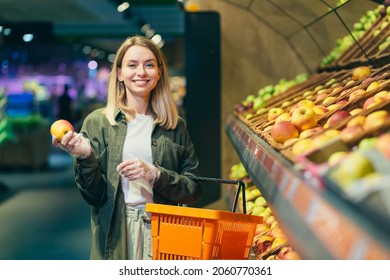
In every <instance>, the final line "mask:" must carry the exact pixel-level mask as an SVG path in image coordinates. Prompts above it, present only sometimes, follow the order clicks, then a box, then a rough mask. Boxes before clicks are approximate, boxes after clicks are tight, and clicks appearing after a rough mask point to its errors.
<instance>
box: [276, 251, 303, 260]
mask: <svg viewBox="0 0 390 280" xmlns="http://www.w3.org/2000/svg"><path fill="white" fill-rule="evenodd" d="M281 260H301V257H300V256H299V254H298V253H297V252H296V251H290V252H287V253H285V254H284V256H283V258H281Z"/></svg>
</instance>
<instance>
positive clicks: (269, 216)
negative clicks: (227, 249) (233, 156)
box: [229, 163, 300, 260]
mask: <svg viewBox="0 0 390 280" xmlns="http://www.w3.org/2000/svg"><path fill="white" fill-rule="evenodd" d="M229 178H230V179H232V180H241V181H243V182H245V200H246V201H245V205H246V209H247V214H249V215H257V216H261V217H263V221H264V223H262V224H259V225H258V226H257V229H256V233H255V237H254V244H253V252H254V254H255V256H256V258H257V259H261V260H263V259H266V260H298V259H300V256H299V254H298V253H297V252H296V251H294V250H293V248H292V246H291V245H290V244H289V242H288V239H287V236H286V235H285V234H284V233H283V231H282V229H281V228H280V225H279V222H278V221H277V220H276V218H275V216H274V215H273V213H272V210H271V207H270V205H269V204H268V202H267V200H266V199H265V198H264V197H263V195H262V194H261V192H260V190H259V189H258V188H257V187H256V186H255V185H254V184H253V181H252V180H251V179H250V177H249V176H248V174H247V172H246V170H245V168H244V166H243V165H242V164H241V163H239V164H235V165H233V166H232V167H231V169H230V174H229ZM240 200H241V202H242V197H241V196H240ZM240 205H241V204H240Z"/></svg>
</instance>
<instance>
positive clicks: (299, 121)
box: [291, 106, 318, 131]
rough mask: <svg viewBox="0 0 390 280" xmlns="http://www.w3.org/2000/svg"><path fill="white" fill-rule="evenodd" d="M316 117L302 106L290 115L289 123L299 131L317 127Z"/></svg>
mask: <svg viewBox="0 0 390 280" xmlns="http://www.w3.org/2000/svg"><path fill="white" fill-rule="evenodd" d="M317 121H318V117H317V114H316V113H315V112H314V111H313V109H311V108H309V107H306V106H302V107H299V108H297V109H295V110H294V111H293V113H292V115H291V122H292V124H294V125H295V126H296V127H297V128H298V129H299V130H300V131H303V130H306V129H309V128H313V127H315V126H317Z"/></svg>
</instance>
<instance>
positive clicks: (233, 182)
mask: <svg viewBox="0 0 390 280" xmlns="http://www.w3.org/2000/svg"><path fill="white" fill-rule="evenodd" d="M189 177H190V178H191V179H192V180H194V181H199V182H208V183H218V184H230V185H238V189H237V191H236V194H235V196H234V202H233V208H232V212H236V207H237V201H238V197H239V194H240V191H241V192H242V211H243V213H244V214H246V203H245V201H246V199H245V183H244V182H243V181H239V180H230V179H220V178H209V177H199V176H194V175H191V176H189Z"/></svg>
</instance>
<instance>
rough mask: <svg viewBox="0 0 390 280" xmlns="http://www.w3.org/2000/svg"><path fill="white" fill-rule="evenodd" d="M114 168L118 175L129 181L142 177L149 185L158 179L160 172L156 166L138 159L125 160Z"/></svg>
mask: <svg viewBox="0 0 390 280" xmlns="http://www.w3.org/2000/svg"><path fill="white" fill-rule="evenodd" d="M116 170H117V171H118V172H119V175H121V176H122V177H123V178H125V179H127V180H129V181H133V180H138V179H144V180H146V181H147V182H149V184H151V185H153V184H154V182H155V181H156V180H157V179H158V176H159V173H160V171H159V169H158V168H157V167H156V166H154V165H152V164H148V163H146V162H144V161H142V160H140V159H128V160H125V161H123V162H122V163H120V164H118V166H117V167H116Z"/></svg>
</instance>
